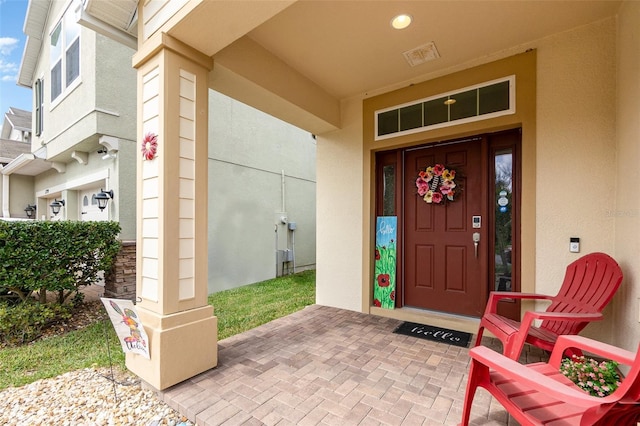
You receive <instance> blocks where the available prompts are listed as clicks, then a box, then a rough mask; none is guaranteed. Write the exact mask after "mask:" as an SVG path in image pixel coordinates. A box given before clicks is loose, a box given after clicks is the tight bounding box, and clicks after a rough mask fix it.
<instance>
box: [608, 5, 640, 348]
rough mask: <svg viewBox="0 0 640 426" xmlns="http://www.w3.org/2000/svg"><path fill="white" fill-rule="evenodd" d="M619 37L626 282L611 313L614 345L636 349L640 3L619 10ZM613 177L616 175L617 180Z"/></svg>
mask: <svg viewBox="0 0 640 426" xmlns="http://www.w3.org/2000/svg"><path fill="white" fill-rule="evenodd" d="M620 12H621V13H620V15H619V18H618V36H617V53H618V55H617V103H616V109H617V112H618V114H617V123H616V132H617V141H618V144H617V162H616V167H615V173H614V176H615V179H616V193H615V197H616V204H615V205H616V207H615V211H614V214H613V218H612V219H611V220H613V221H614V223H615V233H614V236H615V240H614V242H615V257H616V259H617V260H618V262H619V263H620V266H621V267H622V269H623V272H624V277H625V278H624V281H623V283H622V287H621V288H620V291H619V292H618V295H617V296H616V298H615V299H614V301H613V306H612V308H613V309H611V310H610V311H609V312H610V315H611V316H612V317H613V319H614V321H615V324H616V327H615V328H614V329H613V330H612V338H613V343H614V344H616V345H618V346H621V347H624V348H626V349H629V350H635V349H636V348H637V345H638V342H639V341H640V327H639V326H638V317H639V316H640V312H639V310H640V307H639V306H638V305H640V286H639V285H638V279H640V264H639V263H638V253H640V188H638V182H639V181H640V172H639V169H638V161H639V160H640V146H639V144H638V141H640V119H639V111H640V2H635V1H627V2H625V3H624V4H623V6H622V8H621V9H620ZM612 178H613V176H612Z"/></svg>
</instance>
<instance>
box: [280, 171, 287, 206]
mask: <svg viewBox="0 0 640 426" xmlns="http://www.w3.org/2000/svg"><path fill="white" fill-rule="evenodd" d="M281 176H282V177H281V184H282V210H280V211H282V212H286V211H287V210H286V208H285V207H286V206H285V204H286V203H285V200H286V197H285V192H284V191H285V185H284V170H282V172H281Z"/></svg>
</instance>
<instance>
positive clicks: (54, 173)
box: [7, 1, 137, 240]
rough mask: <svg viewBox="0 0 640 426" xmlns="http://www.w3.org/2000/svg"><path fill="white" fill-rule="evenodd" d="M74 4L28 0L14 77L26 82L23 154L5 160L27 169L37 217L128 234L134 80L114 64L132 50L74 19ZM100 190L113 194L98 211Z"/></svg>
mask: <svg viewBox="0 0 640 426" xmlns="http://www.w3.org/2000/svg"><path fill="white" fill-rule="evenodd" d="M77 6H78V3H76V2H69V1H51V2H50V1H31V2H29V6H28V8H27V14H26V17H25V23H24V31H25V33H26V34H27V42H26V46H25V50H24V54H23V57H22V63H21V67H20V73H19V76H18V84H19V85H22V86H25V87H29V88H32V89H33V98H34V105H33V135H32V138H31V154H30V155H28V156H23V157H21V158H18V159H16V160H14V161H13V162H11V163H9V165H8V166H7V167H8V168H9V169H10V171H11V174H12V175H31V176H33V189H32V192H31V200H30V203H32V204H35V205H36V206H37V210H36V211H37V217H38V218H39V219H51V220H116V221H119V222H120V225H121V227H122V232H121V237H122V239H123V240H133V239H135V236H136V233H135V229H136V228H135V214H134V212H133V209H132V206H134V205H135V199H136V198H135V195H136V193H135V187H134V186H133V185H131V182H132V181H133V180H135V176H136V171H135V170H136V169H135V162H134V161H133V156H134V151H135V148H136V145H137V144H136V143H135V142H134V140H133V139H134V137H133V136H134V135H135V126H136V124H135V123H136V101H135V93H136V89H135V85H136V83H135V73H133V72H131V70H130V69H128V68H126V67H122V64H124V63H128V62H129V61H130V60H131V55H132V54H133V50H132V49H130V48H129V47H126V46H123V45H122V44H120V43H117V42H115V41H113V40H111V39H109V38H107V37H104V36H102V35H100V34H97V33H95V32H94V31H92V30H90V29H87V28H85V27H82V26H81V25H79V24H78V22H77V15H76V9H77ZM36 166H37V167H36ZM102 191H104V192H105V193H106V192H109V193H111V192H110V191H112V194H113V198H112V199H110V200H109V202H108V204H107V206H106V208H104V209H103V210H102V209H100V208H99V207H98V203H97V199H96V195H98V194H99V193H101V192H102ZM54 203H60V207H59V211H57V214H56V213H54V209H53V207H52V204H54ZM23 208H24V207H23Z"/></svg>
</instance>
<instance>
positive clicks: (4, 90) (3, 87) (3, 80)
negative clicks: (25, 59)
mask: <svg viewBox="0 0 640 426" xmlns="http://www.w3.org/2000/svg"><path fill="white" fill-rule="evenodd" d="M28 4H29V1H28V0H0V126H2V122H3V121H4V114H5V113H6V112H7V110H8V109H9V107H16V108H20V109H24V110H27V111H31V89H25V88H24V87H21V86H18V85H17V84H16V80H17V78H18V70H19V69H20V60H21V59H22V52H23V50H24V43H25V40H26V36H25V35H24V33H23V32H22V25H23V23H24V16H25V13H26V11H27V5H28Z"/></svg>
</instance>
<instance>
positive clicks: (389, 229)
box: [373, 216, 398, 309]
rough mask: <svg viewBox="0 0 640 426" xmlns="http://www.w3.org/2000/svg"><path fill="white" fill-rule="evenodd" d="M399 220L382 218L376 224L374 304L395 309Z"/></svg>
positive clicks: (388, 217) (392, 217) (394, 217)
mask: <svg viewBox="0 0 640 426" xmlns="http://www.w3.org/2000/svg"><path fill="white" fill-rule="evenodd" d="M397 228H398V218H397V217H396V216H380V217H378V220H377V223H376V254H375V256H376V258H375V273H374V282H373V304H374V306H379V307H382V308H386V309H393V308H394V307H395V300H396V241H397V237H396V234H397Z"/></svg>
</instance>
